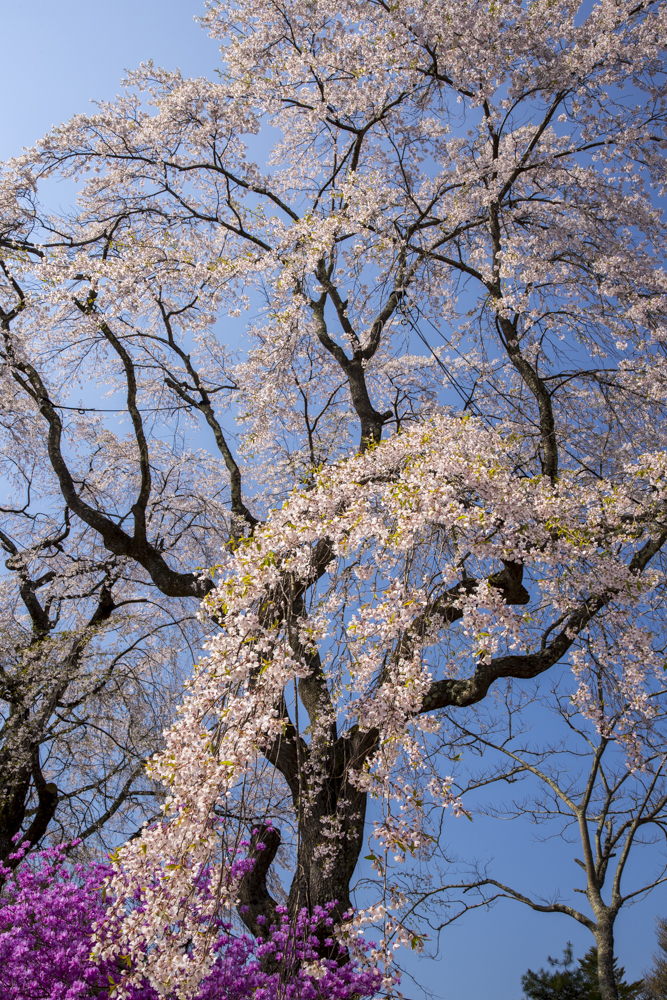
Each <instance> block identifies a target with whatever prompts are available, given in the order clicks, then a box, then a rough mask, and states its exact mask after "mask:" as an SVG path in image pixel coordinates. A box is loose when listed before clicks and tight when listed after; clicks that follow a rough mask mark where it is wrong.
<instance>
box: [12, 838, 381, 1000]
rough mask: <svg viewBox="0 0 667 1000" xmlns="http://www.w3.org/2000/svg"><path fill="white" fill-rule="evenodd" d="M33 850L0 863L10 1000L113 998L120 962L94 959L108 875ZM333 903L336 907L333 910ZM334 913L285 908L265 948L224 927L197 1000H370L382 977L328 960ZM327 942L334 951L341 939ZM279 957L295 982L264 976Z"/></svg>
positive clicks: (136, 996)
mask: <svg viewBox="0 0 667 1000" xmlns="http://www.w3.org/2000/svg"><path fill="white" fill-rule="evenodd" d="M27 848H28V845H27V844H23V845H21V847H20V848H19V849H18V850H17V852H16V854H15V855H13V856H12V860H19V861H20V862H21V863H20V864H19V865H18V866H17V867H16V868H15V869H14V870H13V871H11V870H9V869H7V868H3V867H2V866H0V882H4V884H3V887H2V893H1V895H0V997H2V1000H87V998H92V997H97V998H99V1000H106V998H107V997H108V995H109V989H110V984H111V983H112V982H113V981H114V980H115V981H118V979H119V974H118V970H117V969H116V968H115V967H112V964H111V963H109V962H107V963H102V964H101V965H97V964H95V963H94V962H93V961H91V957H90V955H91V940H90V935H91V931H92V927H93V925H94V923H95V922H96V921H98V920H100V919H101V918H102V917H103V915H104V910H105V901H104V896H103V890H102V888H101V887H102V882H103V880H104V878H105V876H106V875H107V874H108V873H109V869H108V868H107V867H106V866H104V865H100V864H95V865H90V866H84V865H81V864H74V865H73V864H70V863H69V862H68V861H67V855H66V845H60V846H58V847H53V848H48V849H46V850H43V851H40V852H39V853H38V854H37V855H35V856H32V855H31V857H30V859H29V860H24V858H25V854H26V853H27ZM331 906H333V904H331ZM330 908H331V907H326V908H324V909H322V908H317V909H316V910H315V911H314V912H313V913H312V914H309V913H308V912H307V911H306V910H303V911H302V912H301V913H300V914H299V915H298V917H297V919H296V921H295V922H290V920H289V918H288V915H287V911H286V908H285V907H279V908H278V913H279V920H280V923H279V924H277V925H272V926H271V928H270V932H269V935H268V938H267V940H266V941H256V940H255V939H253V938H251V937H248V936H247V935H237V934H235V933H233V929H232V927H231V925H229V924H224V925H222V926H221V928H220V935H219V937H218V940H217V942H216V946H215V949H216V952H217V959H216V962H215V964H214V966H213V969H212V970H211V972H210V973H209V975H208V976H207V978H206V979H205V980H204V981H203V983H202V984H201V986H200V988H199V991H198V993H197V997H196V1000H251V998H252V1000H277V998H280V1000H297V998H298V1000H323V998H327V1000H352V998H353V997H355V998H357V997H358V998H361V997H371V996H373V995H374V994H375V993H376V992H377V990H378V989H379V987H380V980H381V977H380V975H379V973H378V972H377V971H376V970H373V969H363V968H360V967H359V966H358V965H357V964H356V963H355V962H347V963H346V964H344V965H340V966H339V965H338V963H337V962H336V961H334V960H333V959H325V960H319V963H318V967H317V970H314V969H311V971H310V972H309V971H308V969H309V963H311V962H314V961H315V960H316V959H317V957H318V949H319V948H320V947H321V944H322V932H323V930H324V933H325V934H326V932H327V930H328V929H329V928H332V927H333V920H332V918H331V916H330ZM323 943H324V945H325V947H327V948H328V949H330V950H332V949H333V948H334V947H335V946H334V940H333V938H329V937H326V938H325V939H324V942H323ZM267 954H274V955H275V957H276V959H277V960H278V961H281V962H282V965H283V967H286V968H288V969H289V968H293V969H294V972H293V973H292V974H291V975H290V976H289V977H288V978H287V981H284V977H283V981H281V980H280V977H279V976H278V975H277V974H273V975H271V974H268V973H266V972H263V971H262V969H261V959H262V956H264V955H267ZM128 996H129V1000H159V998H158V994H157V993H156V992H155V990H154V989H153V988H152V987H150V986H148V985H144V986H132V987H130V989H129V991H128Z"/></svg>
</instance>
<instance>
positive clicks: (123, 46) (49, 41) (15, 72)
mask: <svg viewBox="0 0 667 1000" xmlns="http://www.w3.org/2000/svg"><path fill="white" fill-rule="evenodd" d="M200 11H201V5H200V3H199V2H198V0H115V2H114V3H111V4H110V3H102V2H101V0H87V2H85V0H56V2H53V0H50V2H46V0H31V2H29V3H28V2H27V0H18V2H17V0H0V25H1V26H2V33H3V37H4V39H5V42H4V44H3V59H2V61H1V62H0V159H4V158H7V157H9V156H12V155H15V154H17V153H19V152H20V151H21V149H22V147H24V146H29V145H31V144H32V143H33V142H34V141H35V140H36V139H37V138H39V136H41V135H42V134H43V133H44V132H46V131H47V130H48V128H49V127H50V126H51V125H53V124H57V123H59V122H61V121H63V120H65V119H67V118H69V117H70V116H71V115H73V114H75V113H77V112H81V111H86V110H88V109H89V108H90V104H89V101H90V100H91V99H92V98H103V99H108V98H111V97H113V96H114V94H115V93H117V92H118V90H119V81H120V79H121V77H122V76H123V71H124V69H126V68H131V67H134V66H136V65H138V63H140V62H142V61H146V60H148V59H153V60H154V62H155V63H157V64H159V65H163V66H165V67H169V68H173V67H175V66H179V67H180V68H181V70H182V72H183V73H184V74H186V75H197V76H198V75H206V74H210V73H211V72H212V71H213V69H214V68H215V66H216V65H217V63H218V49H217V45H216V43H214V42H211V41H210V40H208V39H207V37H206V35H205V34H204V33H203V32H202V31H201V29H200V28H199V27H198V26H197V24H195V22H194V20H193V18H194V16H195V15H196V14H197V13H199V12H200ZM446 827H447V828H448V829H449V830H450V831H451V834H448V836H450V837H451V841H452V844H453V845H455V847H456V850H457V851H458V853H460V854H473V855H475V856H477V857H489V856H493V857H495V859H496V860H495V863H494V873H495V875H496V877H498V878H500V879H501V880H503V881H507V882H510V884H511V883H512V882H514V883H515V884H519V885H521V886H523V887H526V886H529V885H532V884H534V883H535V884H536V883H537V882H542V884H544V885H545V886H547V885H550V886H551V887H552V888H553V887H558V886H559V885H560V887H561V888H562V890H563V892H564V893H565V892H566V891H567V890H569V889H570V887H571V886H573V885H577V884H581V880H580V878H579V877H577V871H578V870H577V868H576V866H575V865H574V862H573V860H572V858H573V856H574V855H575V854H576V853H577V852H576V850H575V849H574V848H572V847H568V846H567V845H563V844H558V845H556V844H554V843H553V842H550V843H548V844H546V845H544V844H539V843H537V842H536V841H535V840H534V838H533V830H532V829H531V827H530V826H529V825H528V824H527V823H524V822H522V821H517V820H512V821H510V822H501V821H497V820H490V819H485V818H483V817H477V818H476V819H475V821H474V822H473V823H472V824H469V823H467V822H466V821H465V820H458V821H457V820H455V819H453V818H452V819H450V820H448V821H447V825H446ZM641 863H642V862H641V858H640V859H639V860H638V865H639V866H640V867H641ZM568 894H569V893H568ZM656 914H667V889H665V888H664V887H663V888H661V889H659V890H657V891H656V892H655V893H654V894H653V895H652V896H651V897H650V898H649V899H648V900H647V901H645V902H643V903H640V904H638V905H637V906H636V907H634V908H632V909H631V910H630V911H629V912H627V913H626V914H622V915H621V917H620V919H619V921H618V924H617V929H618V933H617V944H618V954H619V957H620V960H621V962H622V964H624V965H625V966H626V968H627V970H628V974H629V975H630V976H631V977H633V978H635V977H637V976H639V975H640V973H641V970H642V968H644V967H645V966H646V965H647V964H648V962H649V960H650V954H651V952H652V950H653V948H654V947H655V938H654V930H653V918H654V916H655V915H656ZM567 940H571V941H572V942H573V944H574V949H575V955H581V954H583V952H584V951H585V950H586V949H587V948H588V947H589V946H590V944H591V943H592V939H591V937H590V935H589V934H588V932H587V931H585V930H584V929H583V928H579V927H577V926H576V925H575V924H574V923H573V922H572V921H571V920H568V919H567V918H566V917H562V916H558V915H554V916H547V915H541V914H533V913H532V912H531V911H530V910H527V909H524V908H523V907H521V906H520V905H519V904H514V903H509V902H507V903H504V904H503V903H501V904H499V905H498V906H497V907H496V908H495V909H493V910H492V911H491V912H483V911H478V912H476V913H474V914H472V915H470V916H469V917H467V918H465V919H464V920H463V921H462V922H461V923H460V925H458V926H455V927H452V928H450V929H449V930H448V931H447V932H446V934H445V936H444V937H443V958H442V961H441V962H439V963H437V964H436V963H432V962H430V961H428V960H426V959H422V960H421V961H417V964H416V966H415V968H414V972H415V974H416V976H417V977H418V978H419V979H421V980H422V981H423V982H424V983H425V984H428V985H429V986H430V987H431V989H432V990H433V992H434V994H435V996H436V997H439V998H441V1000H458V998H459V997H465V1000H488V998H492V1000H519V997H520V994H521V990H520V982H519V979H520V975H521V973H522V972H524V971H525V970H526V969H527V968H528V967H529V966H530V967H532V968H539V967H540V966H541V965H544V964H545V963H546V957H547V955H548V954H551V955H560V953H561V952H562V948H563V946H564V945H565V942H566V941H567ZM405 994H406V996H407V997H418V996H419V994H418V993H417V992H416V991H415V990H414V989H413V987H412V986H411V985H410V984H409V983H407V982H406V983H405Z"/></svg>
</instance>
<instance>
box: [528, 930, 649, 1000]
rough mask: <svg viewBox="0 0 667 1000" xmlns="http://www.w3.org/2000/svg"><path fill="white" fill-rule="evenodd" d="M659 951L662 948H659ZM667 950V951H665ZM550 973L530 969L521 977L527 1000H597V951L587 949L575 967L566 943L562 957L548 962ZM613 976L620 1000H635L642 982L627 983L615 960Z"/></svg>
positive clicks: (593, 948)
mask: <svg viewBox="0 0 667 1000" xmlns="http://www.w3.org/2000/svg"><path fill="white" fill-rule="evenodd" d="M664 935H665V938H664V939H665V944H666V945H667V921H665V931H664ZM661 947H662V945H661ZM665 950H667V948H666V949H665ZM547 961H548V963H549V965H550V966H551V969H552V970H553V971H549V970H548V969H540V971H539V972H534V971H533V970H532V969H528V971H527V972H526V973H525V975H523V976H522V977H521V987H522V989H523V995H524V997H525V998H526V1000H600V986H599V983H598V956H597V948H596V947H595V946H593V947H592V948H589V949H588V951H587V952H586V954H585V955H584V957H583V958H580V959H579V960H578V964H577V965H576V966H575V965H574V960H573V958H572V944H571V943H570V942H569V941H568V943H567V945H566V947H565V948H564V950H563V957H562V958H560V959H558V958H551V956H549V958H548V959H547ZM663 963H664V965H665V973H664V974H665V981H666V982H667V962H664V959H663ZM614 975H615V978H616V986H617V989H618V995H619V1000H635V997H639V996H640V995H641V994H642V988H643V986H644V982H643V980H639V981H637V982H634V983H626V981H625V969H624V967H623V966H620V967H619V965H618V963H617V961H616V959H614ZM663 996H664V997H667V992H663V993H661V994H656V1000H657V998H662V997H663ZM651 1000H652V997H651Z"/></svg>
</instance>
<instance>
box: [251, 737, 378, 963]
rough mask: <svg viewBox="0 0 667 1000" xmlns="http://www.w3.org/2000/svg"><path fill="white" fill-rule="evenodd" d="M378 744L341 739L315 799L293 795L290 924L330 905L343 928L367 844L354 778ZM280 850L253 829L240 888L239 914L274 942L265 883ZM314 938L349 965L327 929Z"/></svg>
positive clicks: (268, 830) (272, 833)
mask: <svg viewBox="0 0 667 1000" xmlns="http://www.w3.org/2000/svg"><path fill="white" fill-rule="evenodd" d="M377 738H378V735H377V732H375V731H371V732H361V731H360V730H353V731H352V733H351V734H350V735H349V736H346V737H343V738H339V739H337V740H336V741H335V743H334V744H333V745H332V746H330V748H329V749H330V753H329V755H328V763H329V765H330V766H329V768H328V774H327V776H326V777H324V778H322V779H321V786H320V787H319V789H318V790H317V792H316V793H315V794H312V795H311V796H308V795H307V794H305V790H304V793H303V795H300V794H298V793H297V794H294V793H293V798H294V807H295V812H296V813H297V816H298V828H297V836H298V841H297V845H296V851H297V857H296V869H295V872H294V875H293V878H292V884H291V886H290V891H289V897H288V903H287V907H288V914H289V918H290V924H291V925H292V926H294V924H295V922H296V919H297V917H298V915H299V913H300V912H301V911H302V910H306V911H307V913H308V914H312V913H313V912H314V911H315V910H316V909H317V908H318V907H321V908H322V909H324V908H325V907H327V906H328V907H329V915H330V916H331V917H332V918H333V919H334V921H335V922H336V923H339V922H340V921H341V920H342V919H343V917H344V915H345V914H346V913H347V912H348V911H349V910H350V909H351V905H352V904H351V900H350V882H351V880H352V876H353V874H354V869H355V868H356V865H357V861H358V860H359V855H360V854H361V848H362V846H363V837H364V824H365V819H366V800H367V793H366V792H365V791H359V790H358V789H357V788H355V787H354V784H353V783H351V782H350V780H349V778H350V776H351V774H353V772H354V771H356V770H358V769H359V768H360V767H361V766H363V763H364V761H365V760H366V759H367V758H368V757H369V756H370V755H372V753H373V751H374V749H375V747H376V745H377ZM293 787H295V786H294V785H293ZM301 799H303V801H304V804H303V805H302V804H301V801H300V800H301ZM279 845H280V831H279V830H277V829H275V828H274V827H269V826H261V827H259V828H256V832H255V833H253V836H252V839H251V846H250V853H251V856H252V857H253V858H254V859H255V865H254V867H253V869H252V871H250V872H249V873H248V874H247V875H246V876H245V877H244V878H243V880H242V882H241V885H240V887H239V915H240V917H241V919H242V920H243V922H244V924H245V925H246V927H247V928H248V930H249V931H250V932H251V933H252V934H253V935H254V936H255V937H261V938H263V939H264V940H267V939H268V938H269V936H270V926H271V924H276V923H278V919H277V914H276V901H275V900H274V899H273V897H272V896H271V894H270V892H269V890H268V886H267V881H266V879H267V875H268V871H269V868H270V866H271V863H272V862H273V859H274V857H275V855H276V851H277V850H278V847H279ZM332 904H333V905H332ZM258 917H259V919H258ZM316 933H317V935H318V937H319V938H320V939H321V941H322V945H321V948H320V953H321V955H322V957H326V958H335V959H336V960H337V961H339V962H346V961H347V955H346V954H344V953H341V952H340V950H339V946H338V944H335V945H334V946H333V947H330V946H327V945H325V944H324V940H325V938H327V937H329V936H330V928H327V927H326V926H325V925H324V924H322V925H321V926H320V927H319V928H318V929H317V930H316ZM262 964H263V967H264V968H265V971H268V972H276V971H280V972H281V973H283V974H285V975H290V974H292V973H293V972H294V968H290V969H286V968H284V963H281V964H280V966H279V965H278V964H276V963H275V961H274V960H273V958H272V956H271V955H268V956H265V958H264V959H263V962H262Z"/></svg>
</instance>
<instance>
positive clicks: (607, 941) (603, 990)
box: [595, 914, 618, 1000]
mask: <svg viewBox="0 0 667 1000" xmlns="http://www.w3.org/2000/svg"><path fill="white" fill-rule="evenodd" d="M595 941H596V943H597V946H598V982H599V984H600V998H601V1000H618V987H617V984H616V976H615V975H614V921H613V917H612V916H610V915H609V914H605V915H604V916H602V917H599V918H598V920H597V927H596V929H595Z"/></svg>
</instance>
